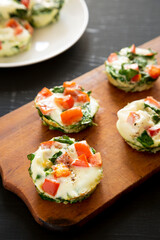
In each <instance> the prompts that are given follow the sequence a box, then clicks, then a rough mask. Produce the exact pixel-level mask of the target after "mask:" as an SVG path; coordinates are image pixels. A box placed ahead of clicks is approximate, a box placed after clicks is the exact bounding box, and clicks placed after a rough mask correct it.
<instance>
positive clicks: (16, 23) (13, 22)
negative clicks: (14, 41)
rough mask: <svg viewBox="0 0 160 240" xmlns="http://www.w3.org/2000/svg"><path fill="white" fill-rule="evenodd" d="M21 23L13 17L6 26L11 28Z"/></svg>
mask: <svg viewBox="0 0 160 240" xmlns="http://www.w3.org/2000/svg"><path fill="white" fill-rule="evenodd" d="M19 25H20V24H19V23H18V22H17V21H16V20H15V19H14V18H11V19H10V20H8V22H7V23H6V27H10V28H17V27H18V26H19Z"/></svg>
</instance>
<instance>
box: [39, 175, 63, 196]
mask: <svg viewBox="0 0 160 240" xmlns="http://www.w3.org/2000/svg"><path fill="white" fill-rule="evenodd" d="M59 185H60V183H58V182H56V181H55V180H51V179H47V178H46V179H45V181H44V183H43V184H42V189H43V191H44V192H46V193H48V194H50V195H52V196H55V195H56V193H57V191H58V188H59Z"/></svg>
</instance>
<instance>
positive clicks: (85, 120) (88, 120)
mask: <svg viewBox="0 0 160 240" xmlns="http://www.w3.org/2000/svg"><path fill="white" fill-rule="evenodd" d="M82 113H83V117H82V120H81V121H80V123H81V124H91V125H92V116H91V111H90V103H88V102H87V103H85V104H84V105H83V106H82Z"/></svg>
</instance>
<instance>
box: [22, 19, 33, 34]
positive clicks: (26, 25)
mask: <svg viewBox="0 0 160 240" xmlns="http://www.w3.org/2000/svg"><path fill="white" fill-rule="evenodd" d="M23 26H24V28H25V29H27V30H28V32H29V33H30V34H31V35H32V34H33V31H34V30H33V28H32V26H31V25H30V24H29V23H28V22H25V23H24V25H23Z"/></svg>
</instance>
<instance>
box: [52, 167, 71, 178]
mask: <svg viewBox="0 0 160 240" xmlns="http://www.w3.org/2000/svg"><path fill="white" fill-rule="evenodd" d="M53 169H54V177H56V178H60V177H68V176H69V175H70V174H71V171H70V170H69V168H68V167H67V166H66V165H65V164H64V163H59V164H57V165H56V166H53Z"/></svg>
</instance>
